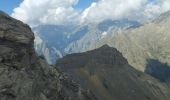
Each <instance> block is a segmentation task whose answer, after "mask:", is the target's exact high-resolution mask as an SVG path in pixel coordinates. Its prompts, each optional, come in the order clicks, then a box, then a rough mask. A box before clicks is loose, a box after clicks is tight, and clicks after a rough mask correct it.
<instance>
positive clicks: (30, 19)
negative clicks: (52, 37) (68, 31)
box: [11, 0, 78, 25]
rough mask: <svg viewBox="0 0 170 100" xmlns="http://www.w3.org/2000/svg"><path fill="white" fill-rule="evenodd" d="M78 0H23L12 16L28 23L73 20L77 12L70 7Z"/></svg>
mask: <svg viewBox="0 0 170 100" xmlns="http://www.w3.org/2000/svg"><path fill="white" fill-rule="evenodd" d="M77 2H78V0H24V1H23V2H22V3H21V4H20V6H19V7H17V8H15V9H14V12H13V13H12V15H11V16H12V17H14V18H17V19H19V20H21V21H24V22H26V23H28V24H30V25H36V24H64V23H66V22H70V23H71V22H74V21H75V20H76V17H77V16H78V12H77V11H76V10H75V9H74V8H73V7H72V6H73V5H75V4H76V3H77Z"/></svg>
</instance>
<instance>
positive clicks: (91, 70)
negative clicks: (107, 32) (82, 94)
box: [56, 45, 170, 100]
mask: <svg viewBox="0 0 170 100" xmlns="http://www.w3.org/2000/svg"><path fill="white" fill-rule="evenodd" d="M56 65H57V68H59V69H61V70H62V71H64V72H65V73H67V74H68V75H69V76H70V77H71V78H73V79H74V80H76V82H78V83H80V84H81V85H82V87H83V88H89V89H91V91H92V93H93V94H94V95H95V97H96V98H97V99H98V100H169V95H170V94H169V87H168V86H167V85H166V84H164V83H161V82H159V81H158V80H157V79H154V78H153V77H151V76H149V75H147V74H146V73H143V72H141V71H137V70H136V69H134V68H133V67H132V66H130V65H129V64H128V61H127V60H126V59H125V58H124V57H123V56H122V54H121V53H120V52H119V51H118V50H117V49H115V48H112V47H109V46H108V45H104V46H102V47H100V48H98V49H95V50H92V51H88V52H84V53H77V54H70V55H67V56H65V57H64V58H62V59H60V60H59V61H58V62H57V64H56Z"/></svg>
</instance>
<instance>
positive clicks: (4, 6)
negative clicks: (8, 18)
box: [0, 0, 22, 15]
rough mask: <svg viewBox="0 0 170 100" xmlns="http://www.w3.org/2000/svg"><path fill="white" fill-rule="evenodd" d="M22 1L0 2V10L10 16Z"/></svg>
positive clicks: (5, 0) (1, 0) (2, 0)
mask: <svg viewBox="0 0 170 100" xmlns="http://www.w3.org/2000/svg"><path fill="white" fill-rule="evenodd" d="M21 2H22V0H0V10H2V11H4V12H6V13H8V14H9V15H10V14H12V12H13V9H14V8H16V7H18V6H19V4H20V3H21Z"/></svg>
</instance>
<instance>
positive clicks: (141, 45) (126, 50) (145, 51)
mask: <svg viewBox="0 0 170 100" xmlns="http://www.w3.org/2000/svg"><path fill="white" fill-rule="evenodd" d="M169 23H170V11H168V12H166V13H163V14H162V15H160V16H159V17H158V18H156V19H155V20H154V21H151V22H149V23H145V24H143V25H137V26H136V27H129V28H125V29H124V30H117V31H115V30H114V29H111V30H110V31H109V34H111V35H108V32H107V35H105V36H104V37H103V38H101V39H100V40H99V41H95V42H93V43H91V41H90V42H87V41H88V40H93V37H90V36H89V37H88V38H81V39H80V40H79V41H76V42H75V43H73V44H71V45H70V46H69V47H68V48H67V51H70V52H71V53H78V52H84V51H89V50H93V49H95V48H98V47H100V46H102V45H104V44H108V45H109V46H111V47H115V48H117V49H118V50H119V51H120V52H122V54H123V56H124V57H125V58H127V60H128V62H129V64H130V65H132V66H133V67H135V68H136V69H137V70H140V71H143V72H144V71H145V70H147V69H148V68H147V67H149V66H148V65H150V67H152V68H153V67H154V66H155V64H153V62H154V61H152V60H155V61H158V62H157V63H162V66H164V65H166V63H167V64H168V65H167V66H169V65H170V51H169V50H170V46H169V43H170V26H169V25H170V24H169ZM108 24H110V23H108ZM104 26H107V24H106V25H104ZM95 33H97V32H95ZM95 33H94V34H95ZM105 34H106V33H105ZM89 44H90V45H89ZM159 66H160V64H159ZM159 66H157V67H159ZM152 68H151V69H152ZM163 68H164V67H163ZM154 69H155V68H154ZM165 69H166V68H165ZM158 70H159V69H158ZM161 73H166V74H167V72H166V71H165V70H164V71H163V72H161ZM150 74H151V72H150ZM158 74H159V73H158ZM163 76H164V75H163ZM168 76H169V75H168Z"/></svg>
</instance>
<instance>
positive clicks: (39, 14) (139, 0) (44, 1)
mask: <svg viewBox="0 0 170 100" xmlns="http://www.w3.org/2000/svg"><path fill="white" fill-rule="evenodd" d="M78 1H79V0H24V1H23V2H22V3H21V4H20V6H19V7H17V8H15V9H14V12H13V14H12V16H13V17H15V18H17V19H19V20H22V21H24V22H26V23H28V24H30V25H36V24H67V23H79V22H80V23H82V22H101V21H103V20H105V19H121V18H129V19H133V20H138V21H143V20H147V19H152V18H154V17H156V16H158V15H159V14H161V13H163V12H165V11H167V10H170V6H169V5H170V0H156V2H155V3H151V2H149V1H151V0H96V2H94V3H92V4H91V6H90V7H88V8H86V9H85V10H84V11H82V12H79V11H78V10H77V9H75V8H73V5H75V4H77V2H78Z"/></svg>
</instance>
